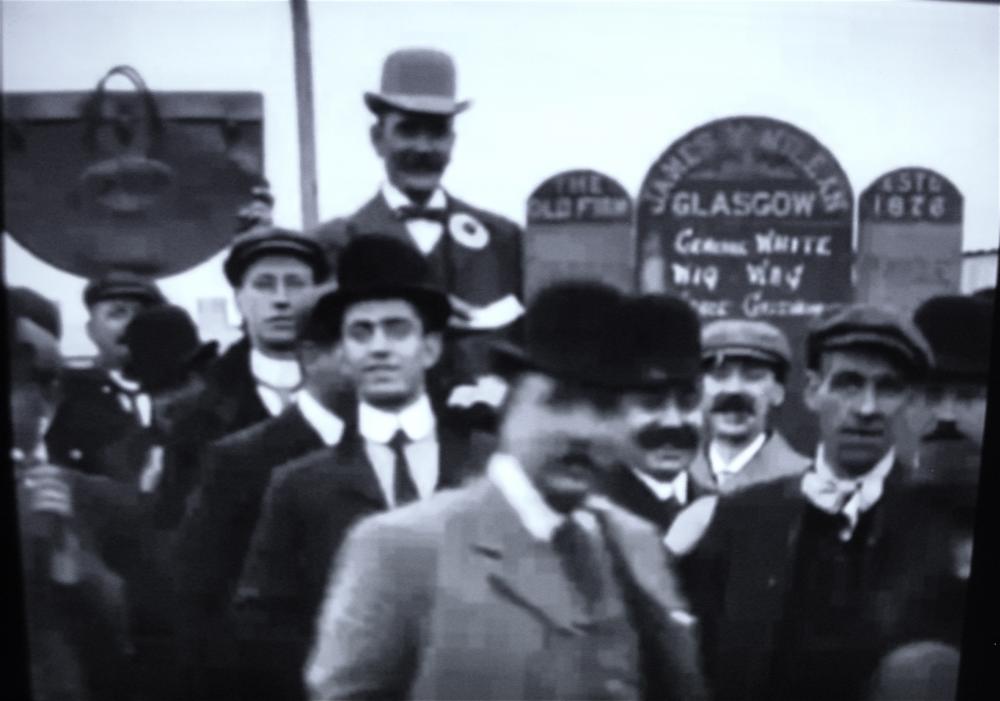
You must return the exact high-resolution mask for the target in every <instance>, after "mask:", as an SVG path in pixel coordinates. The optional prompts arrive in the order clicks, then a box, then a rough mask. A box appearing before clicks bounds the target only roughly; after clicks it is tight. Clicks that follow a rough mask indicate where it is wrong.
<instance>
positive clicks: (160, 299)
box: [83, 270, 167, 308]
mask: <svg viewBox="0 0 1000 701" xmlns="http://www.w3.org/2000/svg"><path fill="white" fill-rule="evenodd" d="M121 298H132V299H138V300H139V301H141V302H143V303H144V304H147V305H154V304H165V303H166V301H167V300H166V299H165V298H164V296H163V293H162V292H160V288H159V287H157V286H156V283H155V282H153V281H152V280H150V279H148V278H145V277H142V276H141V275H137V274H135V273H131V272H128V271H125V270H116V271H112V272H110V273H108V274H107V275H104V276H102V277H99V278H95V279H93V280H91V281H90V282H88V283H87V286H86V287H85V288H84V290H83V303H84V304H85V305H86V306H87V307H88V308H89V307H92V306H94V305H95V304H96V303H97V302H101V301H103V300H106V299H121Z"/></svg>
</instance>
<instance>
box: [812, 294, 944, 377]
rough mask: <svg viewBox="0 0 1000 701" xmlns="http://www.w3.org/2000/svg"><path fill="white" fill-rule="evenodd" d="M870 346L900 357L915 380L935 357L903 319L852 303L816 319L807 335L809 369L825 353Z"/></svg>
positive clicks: (879, 309) (925, 370)
mask: <svg viewBox="0 0 1000 701" xmlns="http://www.w3.org/2000/svg"><path fill="white" fill-rule="evenodd" d="M858 346H862V347H864V346H867V347H874V348H878V349H880V350H882V351H884V352H886V353H889V354H890V355H892V356H894V357H895V358H897V359H898V360H899V361H900V362H901V363H903V364H904V365H905V366H906V367H907V369H908V370H909V371H910V374H911V376H913V377H923V376H924V375H925V374H926V373H927V370H928V369H929V368H930V366H931V363H932V360H933V354H932V353H931V348H930V346H929V345H928V344H927V340H926V339H925V338H924V337H923V335H922V334H921V333H920V331H919V329H917V327H916V326H914V325H913V323H912V322H911V321H910V320H909V319H906V318H904V317H903V316H901V315H899V314H897V313H895V312H893V311H890V310H888V309H884V308H882V307H876V306H872V305H869V304H850V305H847V306H845V307H843V308H842V309H838V310H837V311H835V312H834V313H832V314H829V315H825V316H820V317H818V318H816V319H815V320H813V322H812V323H811V325H810V328H809V332H808V335H807V336H806V356H807V357H806V361H807V366H808V367H809V368H811V369H813V370H815V369H816V368H817V367H818V366H819V358H820V355H821V354H822V353H823V351H826V350H835V349H840V348H853V347H858Z"/></svg>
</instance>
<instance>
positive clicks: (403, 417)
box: [358, 394, 437, 444]
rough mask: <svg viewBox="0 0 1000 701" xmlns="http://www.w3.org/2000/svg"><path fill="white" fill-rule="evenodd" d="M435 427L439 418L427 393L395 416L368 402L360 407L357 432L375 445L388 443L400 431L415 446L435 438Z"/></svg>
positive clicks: (359, 405) (362, 403)
mask: <svg viewBox="0 0 1000 701" xmlns="http://www.w3.org/2000/svg"><path fill="white" fill-rule="evenodd" d="M436 428H437V419H436V418H435V417H434V410H433V409H432V408H431V402H430V399H428V398H427V395H426V394H422V395H420V398H419V399H417V400H416V401H414V402H413V403H411V404H410V405H408V406H407V407H405V408H404V409H403V410H402V411H400V412H396V413H394V412H390V411H384V410H382V409H379V408H377V407H374V406H372V405H371V404H368V403H367V402H361V403H360V404H358V432H359V433H360V434H361V435H362V436H363V437H364V438H365V439H367V440H369V441H372V442H373V443H382V444H385V443H388V442H389V441H390V440H392V437H393V436H394V435H395V434H396V431H398V430H400V429H402V431H403V433H405V434H406V437H407V438H409V439H410V442H411V443H416V442H418V441H422V440H426V439H428V438H430V437H431V436H433V435H434V431H435V429H436Z"/></svg>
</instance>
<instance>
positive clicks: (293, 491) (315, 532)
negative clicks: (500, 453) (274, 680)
mask: <svg viewBox="0 0 1000 701" xmlns="http://www.w3.org/2000/svg"><path fill="white" fill-rule="evenodd" d="M438 442H439V445H440V469H441V472H440V478H439V484H438V486H439V489H445V488H450V487H456V486H458V485H459V484H461V483H462V482H463V481H464V480H465V479H466V478H468V477H469V476H470V475H471V474H474V473H475V472H476V471H478V470H479V469H481V467H482V464H483V460H484V459H485V456H486V455H488V454H489V453H490V451H491V450H492V448H493V441H492V440H490V439H487V438H485V437H483V436H479V435H467V434H462V433H457V432H455V431H453V430H450V429H448V428H447V427H445V426H442V425H441V424H439V425H438ZM385 509H386V502H385V499H384V497H383V494H382V490H381V487H380V486H379V483H378V479H377V478H376V476H375V472H374V468H373V467H372V465H371V463H370V462H369V460H368V456H367V453H366V451H365V447H364V439H363V438H362V437H361V436H360V435H359V434H358V433H357V431H356V429H355V428H354V427H353V426H349V427H348V428H347V429H345V432H344V436H343V438H342V439H341V442H340V443H339V444H338V445H336V446H333V447H330V448H323V449H321V450H318V451H315V452H313V453H311V454H309V455H306V456H304V457H302V458H299V459H298V460H295V461H293V462H291V463H289V464H287V465H284V466H282V467H281V468H279V469H278V470H277V472H275V474H274V476H273V477H272V479H271V484H270V486H269V487H268V490H267V494H266V496H265V499H264V504H263V510H262V513H261V518H260V521H259V522H258V524H257V528H256V531H255V532H254V535H253V539H252V542H251V545H250V550H249V553H248V555H247V557H246V561H245V563H244V568H243V574H242V576H241V577H240V581H239V586H238V588H237V592H236V600H235V611H236V616H237V619H238V621H239V624H240V626H241V629H242V630H241V633H242V635H243V636H244V638H245V639H246V640H247V641H248V642H249V645H250V647H251V648H255V649H257V650H261V651H262V652H261V655H262V656H264V657H265V658H270V660H271V664H272V665H274V666H275V667H276V668H277V671H276V672H275V676H276V677H282V678H285V679H288V680H289V682H290V683H294V684H295V686H296V687H297V688H298V694H297V695H301V674H300V672H301V669H302V665H303V663H304V661H305V655H306V652H307V651H308V644H309V641H310V640H311V637H312V633H313V624H314V620H315V618H316V614H317V612H318V609H319V604H320V602H321V600H322V596H323V591H324V588H325V586H326V580H327V576H328V574H329V570H330V567H331V564H332V563H333V560H334V557H335V556H336V553H337V551H338V549H339V547H340V544H341V542H342V541H343V539H344V537H345V536H346V534H347V531H348V530H349V529H350V527H351V526H353V525H354V523H355V522H356V521H357V520H358V519H360V518H362V517H364V516H367V515H369V514H373V513H377V512H379V511H383V510H385ZM250 654H253V653H252V652H251V653H250ZM262 664H267V662H262ZM292 680H294V682H292ZM285 693H294V690H293V691H286V692H285Z"/></svg>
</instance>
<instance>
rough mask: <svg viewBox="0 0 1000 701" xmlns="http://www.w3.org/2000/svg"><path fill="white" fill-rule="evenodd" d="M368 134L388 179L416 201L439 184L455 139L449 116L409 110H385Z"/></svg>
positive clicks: (428, 193)
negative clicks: (382, 162)
mask: <svg viewBox="0 0 1000 701" xmlns="http://www.w3.org/2000/svg"><path fill="white" fill-rule="evenodd" d="M371 136H372V144H373V145H374V146H375V152H376V153H378V155H379V158H381V159H382V160H383V161H384V162H385V172H386V175H387V177H388V178H389V182H390V183H392V184H393V185H394V186H396V187H397V188H399V189H400V190H401V191H403V192H404V193H406V194H407V195H408V196H409V197H410V198H411V199H414V200H417V201H422V200H425V199H426V198H427V197H428V196H429V195H430V193H431V192H433V191H434V190H435V189H436V188H437V187H438V185H439V184H440V182H441V176H442V175H443V174H444V170H445V168H446V167H447V166H448V161H450V160H451V148H452V146H453V145H454V143H455V133H454V132H453V131H452V118H451V117H449V116H444V115H432V114H417V113H412V112H387V113H386V114H385V115H383V116H382V119H381V120H380V122H379V123H377V124H375V125H374V126H373V127H372V132H371Z"/></svg>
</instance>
